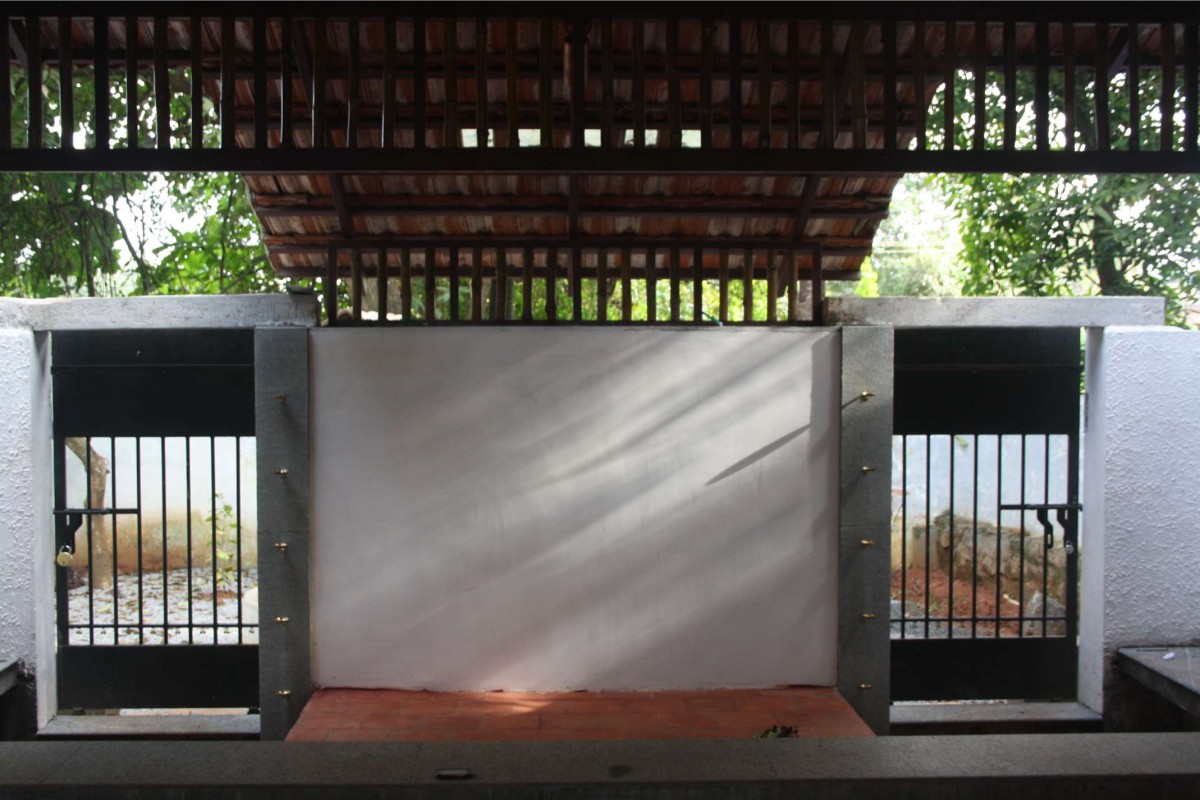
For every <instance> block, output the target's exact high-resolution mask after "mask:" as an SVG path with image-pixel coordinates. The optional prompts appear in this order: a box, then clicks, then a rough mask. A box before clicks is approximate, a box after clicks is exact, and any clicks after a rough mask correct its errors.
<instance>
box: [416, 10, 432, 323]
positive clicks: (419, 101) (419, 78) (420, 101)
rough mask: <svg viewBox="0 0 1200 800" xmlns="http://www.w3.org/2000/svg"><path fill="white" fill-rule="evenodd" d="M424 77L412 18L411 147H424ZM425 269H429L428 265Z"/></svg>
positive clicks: (420, 33) (420, 27)
mask: <svg viewBox="0 0 1200 800" xmlns="http://www.w3.org/2000/svg"><path fill="white" fill-rule="evenodd" d="M426 86H427V84H426V76H425V17H423V16H419V15H418V16H417V17H415V18H413V93H412V99H413V147H425V127H426V126H425V114H426V108H425V106H426V95H427V93H426V91H425V89H426ZM425 269H426V270H427V271H428V270H429V269H430V267H429V265H428V263H427V264H426V267H425ZM425 313H426V315H428V319H433V307H432V306H426V309H425Z"/></svg>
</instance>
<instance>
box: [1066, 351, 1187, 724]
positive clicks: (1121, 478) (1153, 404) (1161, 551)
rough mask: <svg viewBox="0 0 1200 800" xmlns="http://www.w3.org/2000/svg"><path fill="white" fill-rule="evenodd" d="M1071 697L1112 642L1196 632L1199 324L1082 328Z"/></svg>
mask: <svg viewBox="0 0 1200 800" xmlns="http://www.w3.org/2000/svg"><path fill="white" fill-rule="evenodd" d="M1088 373H1089V374H1088V423H1087V424H1088V427H1087V433H1086V434H1085V441H1084V447H1085V466H1084V497H1083V501H1084V520H1083V523H1084V533H1083V541H1084V546H1083V549H1082V550H1081V556H1082V565H1081V569H1082V586H1081V592H1080V600H1081V602H1080V606H1081V619H1080V687H1079V688H1080V699H1081V701H1082V702H1084V703H1085V704H1086V705H1088V706H1090V707H1091V708H1093V709H1096V710H1101V708H1102V703H1103V690H1104V680H1105V673H1106V671H1107V670H1108V665H1109V664H1110V663H1111V659H1112V655H1113V653H1114V652H1115V650H1116V649H1117V648H1118V647H1126V646H1136V645H1152V644H1180V643H1186V642H1191V643H1196V642H1200V613H1198V611H1200V415H1198V414H1197V413H1196V387H1197V386H1200V333H1197V332H1194V331H1182V330H1179V329H1174V328H1109V329H1106V330H1105V331H1103V333H1101V332H1099V331H1092V332H1090V333H1089V338H1088Z"/></svg>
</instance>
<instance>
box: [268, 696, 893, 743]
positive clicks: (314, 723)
mask: <svg viewBox="0 0 1200 800" xmlns="http://www.w3.org/2000/svg"><path fill="white" fill-rule="evenodd" d="M772 726H788V727H790V728H794V729H795V734H794V735H795V736H797V737H808V738H812V737H838V736H871V735H872V733H871V730H870V728H868V727H867V725H866V723H864V722H863V721H862V720H861V719H860V718H859V717H858V715H857V714H855V713H854V710H853V709H852V708H851V707H850V706H849V704H847V703H846V701H845V700H843V699H842V698H841V696H839V695H838V693H837V690H836V689H830V688H819V687H798V688H785V689H722V690H710V691H686V692H685V691H670V692H561V693H534V692H421V691H394V690H369V689H368V690H364V689H323V690H319V691H317V692H316V693H314V694H313V697H312V699H311V700H310V701H309V703H308V705H307V706H306V707H305V709H304V712H303V714H302V715H301V716H300V719H299V721H298V722H297V723H296V725H295V726H294V727H293V728H292V730H291V733H289V734H288V737H287V738H288V741H294V742H326V741H328V742H347V741H409V742H418V741H499V740H509V741H514V740H537V739H542V740H545V739H551V740H572V741H582V740H595V739H630V740H635V739H745V738H750V737H753V736H757V735H759V734H761V733H763V731H765V730H767V729H769V728H771V727H772Z"/></svg>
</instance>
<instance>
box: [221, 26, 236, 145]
mask: <svg viewBox="0 0 1200 800" xmlns="http://www.w3.org/2000/svg"><path fill="white" fill-rule="evenodd" d="M233 22H234V20H233V17H232V16H223V17H221V148H222V149H224V150H231V149H233V148H234V147H237V138H236V137H237V128H236V123H237V118H236V102H237V97H236V95H235V94H234V91H233V82H234V81H235V80H236V79H237V73H236V69H237V61H236V56H237V42H235V41H234V37H233Z"/></svg>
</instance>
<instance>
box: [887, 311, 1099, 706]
mask: <svg viewBox="0 0 1200 800" xmlns="http://www.w3.org/2000/svg"><path fill="white" fill-rule="evenodd" d="M895 375H896V377H895V390H896V394H895V421H894V432H895V436H894V439H893V476H894V477H893V525H892V604H891V606H892V613H891V631H892V698H893V699H894V700H952V699H983V698H997V699H998V698H1022V699H1058V698H1070V699H1074V697H1075V684H1076V662H1077V643H1076V632H1077V620H1078V520H1079V510H1080V507H1079V504H1078V489H1079V486H1078V478H1079V458H1078V451H1079V447H1078V445H1079V441H1078V440H1079V408H1080V375H1081V368H1080V347H1079V331H1078V330H1077V329H1037V330H1032V329H946V330H940V329H912V330H899V331H897V332H896V373H895Z"/></svg>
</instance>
